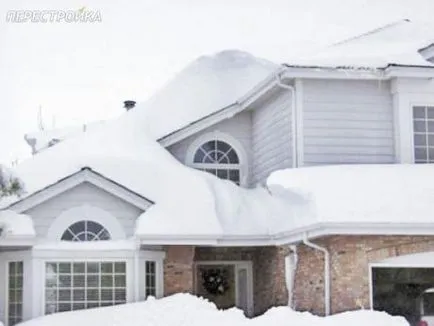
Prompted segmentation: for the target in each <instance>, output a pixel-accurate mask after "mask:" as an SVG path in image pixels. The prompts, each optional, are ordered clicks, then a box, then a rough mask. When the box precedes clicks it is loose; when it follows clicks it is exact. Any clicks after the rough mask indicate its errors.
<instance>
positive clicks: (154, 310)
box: [20, 294, 408, 326]
mask: <svg viewBox="0 0 434 326" xmlns="http://www.w3.org/2000/svg"><path fill="white" fill-rule="evenodd" d="M20 325H22V326H58V325H62V326H77V325H80V326H109V325H112V326H143V325H150V326H204V325H207V326H222V325H225V326H243V325H245V326H270V325H273V326H288V325H293V326H348V325H351V326H366V325H370V326H408V323H407V322H406V321H405V319H404V318H402V317H391V316H389V315H387V314H386V313H381V312H373V311H355V312H347V313H343V314H338V315H335V316H331V317H326V318H322V317H316V316H313V315H311V314H309V313H299V312H295V311H292V310H291V309H289V308H287V307H279V308H273V309H270V310H269V311H268V312H267V313H265V314H264V315H262V316H260V317H257V318H254V319H247V318H246V317H244V315H243V313H242V312H241V311H240V310H238V309H235V308H233V309H229V310H217V309H216V307H215V305H214V304H212V303H210V302H208V301H205V300H204V299H200V298H197V297H195V296H192V295H189V294H176V295H173V296H170V297H167V298H164V299H160V300H155V299H152V298H151V299H149V300H147V301H145V302H139V303H132V304H126V305H121V306H114V307H105V308H96V309H89V310H82V311H74V312H67V313H58V314H54V315H49V316H45V317H41V318H37V319H34V320H30V321H28V322H24V323H22V324H20Z"/></svg>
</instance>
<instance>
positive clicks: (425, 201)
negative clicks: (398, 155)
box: [268, 164, 434, 229]
mask: <svg viewBox="0 0 434 326" xmlns="http://www.w3.org/2000/svg"><path fill="white" fill-rule="evenodd" d="M433 179H434V166H433V165H430V164H427V165H414V164H411V165H410V164H409V165H405V164H384V165H335V166H321V167H306V168H300V169H288V170H282V171H277V172H274V173H272V174H271V176H270V177H269V178H268V185H269V187H270V188H271V189H274V191H275V192H276V191H277V189H278V187H277V186H280V187H283V188H285V189H286V192H287V193H288V194H291V196H295V195H298V196H300V197H301V198H304V200H305V203H302V205H304V206H306V207H305V212H304V215H300V216H299V218H297V219H294V220H293V222H294V224H293V229H296V228H301V227H306V226H309V225H313V224H315V223H336V224H339V223H350V224H351V223H354V224H357V223H374V224H375V223H377V224H378V223H388V224H389V225H391V224H390V223H396V224H400V225H402V226H403V227H405V225H408V224H411V223H421V224H423V223H425V224H429V223H432V221H433V215H432V212H433V211H434V201H433V198H434V184H433V182H432V180H433Z"/></svg>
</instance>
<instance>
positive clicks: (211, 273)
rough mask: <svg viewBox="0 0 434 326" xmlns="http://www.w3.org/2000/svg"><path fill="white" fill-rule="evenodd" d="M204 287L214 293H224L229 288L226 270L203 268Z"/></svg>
mask: <svg viewBox="0 0 434 326" xmlns="http://www.w3.org/2000/svg"><path fill="white" fill-rule="evenodd" d="M202 280H203V283H202V285H203V287H204V288H205V290H206V291H207V292H208V293H210V294H214V295H223V294H224V293H225V292H226V291H227V290H228V289H229V283H228V280H227V275H226V271H225V270H221V269H218V268H213V269H205V270H202Z"/></svg>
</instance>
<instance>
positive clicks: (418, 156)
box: [414, 148, 427, 161]
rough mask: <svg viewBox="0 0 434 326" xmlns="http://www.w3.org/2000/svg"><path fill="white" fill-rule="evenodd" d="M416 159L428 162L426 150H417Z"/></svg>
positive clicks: (415, 151)
mask: <svg viewBox="0 0 434 326" xmlns="http://www.w3.org/2000/svg"><path fill="white" fill-rule="evenodd" d="M414 157H415V159H416V160H419V161H421V160H426V159H427V152H426V148H415V150H414Z"/></svg>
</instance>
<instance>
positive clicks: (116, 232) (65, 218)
mask: <svg viewBox="0 0 434 326" xmlns="http://www.w3.org/2000/svg"><path fill="white" fill-rule="evenodd" d="M84 220H87V221H93V222H96V223H99V224H101V225H102V226H103V227H104V228H105V229H106V230H107V231H108V232H109V233H110V236H111V240H121V239H125V237H126V236H125V231H124V229H123V227H122V225H121V224H120V222H119V220H118V219H117V218H116V217H115V216H113V215H112V214H110V213H109V212H107V211H105V210H103V209H101V208H99V207H95V206H91V205H81V206H77V207H73V208H70V209H67V210H65V211H63V212H62V213H61V214H60V215H59V216H58V217H56V219H55V220H54V221H53V223H51V226H50V228H49V229H48V231H47V239H49V240H51V241H60V239H61V237H62V235H63V233H64V232H65V231H66V230H67V229H68V228H69V227H70V226H71V225H72V224H74V223H76V222H80V221H84Z"/></svg>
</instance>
